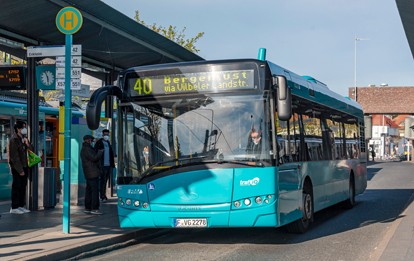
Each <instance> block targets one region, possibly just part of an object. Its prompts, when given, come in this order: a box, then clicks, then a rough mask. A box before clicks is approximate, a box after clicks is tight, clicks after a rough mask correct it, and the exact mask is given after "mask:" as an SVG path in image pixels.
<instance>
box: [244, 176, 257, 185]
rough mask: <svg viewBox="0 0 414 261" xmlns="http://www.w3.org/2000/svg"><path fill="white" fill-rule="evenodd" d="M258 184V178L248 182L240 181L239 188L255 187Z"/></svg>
mask: <svg viewBox="0 0 414 261" xmlns="http://www.w3.org/2000/svg"><path fill="white" fill-rule="evenodd" d="M259 182H260V179H259V178H258V177H255V178H253V179H249V180H240V186H256V185H257V184H259Z"/></svg>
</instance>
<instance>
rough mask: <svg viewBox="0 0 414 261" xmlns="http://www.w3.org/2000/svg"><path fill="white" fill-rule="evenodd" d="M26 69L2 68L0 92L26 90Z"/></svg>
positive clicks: (0, 69) (0, 67)
mask: <svg viewBox="0 0 414 261" xmlns="http://www.w3.org/2000/svg"><path fill="white" fill-rule="evenodd" d="M24 79H25V78H24V67H22V66H0V90H25V89H26V84H25V80H24Z"/></svg>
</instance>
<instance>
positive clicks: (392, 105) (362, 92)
mask: <svg viewBox="0 0 414 261" xmlns="http://www.w3.org/2000/svg"><path fill="white" fill-rule="evenodd" d="M348 95H349V97H350V98H351V99H354V100H356V101H357V102H358V103H359V104H361V106H362V108H363V110H364V115H366V116H372V138H371V139H370V140H369V141H368V142H369V145H370V150H371V149H374V151H375V153H376V158H380V159H386V158H388V157H390V156H393V155H401V154H407V147H408V146H409V144H412V139H411V138H410V137H406V136H405V131H404V130H405V119H406V118H407V117H412V116H413V115H414V87H413V86H406V87H397V86H396V87H392V86H369V87H357V88H355V87H351V88H349V90H348ZM409 127H411V126H409Z"/></svg>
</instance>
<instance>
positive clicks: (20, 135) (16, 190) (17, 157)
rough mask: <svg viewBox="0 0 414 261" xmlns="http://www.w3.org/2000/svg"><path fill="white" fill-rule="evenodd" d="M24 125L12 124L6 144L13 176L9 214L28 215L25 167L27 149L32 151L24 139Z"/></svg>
mask: <svg viewBox="0 0 414 261" xmlns="http://www.w3.org/2000/svg"><path fill="white" fill-rule="evenodd" d="M26 135H27V128H26V123H25V122H23V121H17V122H16V123H15V124H14V134H13V135H12V136H11V138H10V141H9V144H8V150H9V151H8V153H9V167H10V170H11V173H12V175H13V183H12V193H11V194H12V204H11V209H10V213H11V214H24V213H29V212H30V210H28V209H27V208H25V206H26V187H27V177H28V173H29V167H28V165H27V149H30V150H33V146H32V145H31V144H30V142H29V140H28V139H27V137H26Z"/></svg>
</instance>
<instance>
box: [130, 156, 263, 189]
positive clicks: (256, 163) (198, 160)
mask: <svg viewBox="0 0 414 261" xmlns="http://www.w3.org/2000/svg"><path fill="white" fill-rule="evenodd" d="M205 158H207V156H198V157H192V158H181V159H174V160H167V161H162V162H158V163H156V164H154V165H153V166H151V167H150V168H149V169H147V170H146V171H145V172H144V173H142V175H141V176H140V177H138V178H137V179H135V180H134V181H133V182H134V183H139V182H140V181H141V180H143V179H144V178H146V177H149V176H152V175H154V174H157V173H159V172H161V171H164V170H171V169H176V168H179V167H185V166H189V165H196V164H205V163H217V164H224V163H232V164H238V165H243V166H250V167H264V166H265V165H264V164H263V162H261V161H237V160H221V159H218V160H217V159H214V160H203V159H205ZM183 161H189V162H186V163H184V162H183ZM172 162H177V164H175V165H171V166H168V165H167V166H162V165H164V164H166V163H172ZM161 166H162V167H161ZM160 167H161V168H160Z"/></svg>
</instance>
